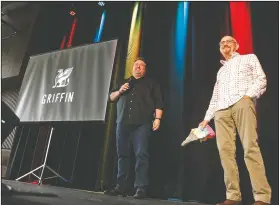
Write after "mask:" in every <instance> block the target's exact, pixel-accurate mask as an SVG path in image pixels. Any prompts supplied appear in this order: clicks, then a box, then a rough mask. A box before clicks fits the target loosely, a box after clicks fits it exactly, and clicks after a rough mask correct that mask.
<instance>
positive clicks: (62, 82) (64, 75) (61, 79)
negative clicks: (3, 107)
mask: <svg viewBox="0 0 279 205" xmlns="http://www.w3.org/2000/svg"><path fill="white" fill-rule="evenodd" d="M73 68H74V67H72V68H67V69H66V70H64V71H63V69H59V70H58V71H57V73H58V74H57V76H56V77H55V84H54V86H52V88H61V87H66V86H67V85H68V84H69V82H70V79H69V77H70V75H71V73H72V71H73Z"/></svg>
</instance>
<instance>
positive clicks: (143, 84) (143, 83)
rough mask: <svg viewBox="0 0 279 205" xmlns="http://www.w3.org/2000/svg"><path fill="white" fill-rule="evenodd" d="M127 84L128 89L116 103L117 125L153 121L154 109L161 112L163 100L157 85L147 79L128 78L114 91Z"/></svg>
mask: <svg viewBox="0 0 279 205" xmlns="http://www.w3.org/2000/svg"><path fill="white" fill-rule="evenodd" d="M127 82H128V83H129V87H130V89H129V90H127V91H126V92H124V93H123V94H122V95H121V96H120V98H119V99H118V101H117V120H116V122H117V123H125V124H136V125H139V124H145V123H149V122H150V123H151V122H152V120H153V119H154V115H155V109H161V110H163V107H164V105H163V99H162V93H161V89H160V86H159V84H158V83H157V82H156V81H154V80H152V79H150V78H147V77H142V78H139V79H135V78H134V77H130V78H129V79H127V80H124V81H123V82H120V83H119V84H118V86H117V88H116V89H113V91H112V92H114V91H117V90H119V89H120V87H121V86H122V85H123V84H125V83H127Z"/></svg>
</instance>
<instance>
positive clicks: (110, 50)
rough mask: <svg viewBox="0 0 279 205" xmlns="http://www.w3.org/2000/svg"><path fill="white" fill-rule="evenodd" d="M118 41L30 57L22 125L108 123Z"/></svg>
mask: <svg viewBox="0 0 279 205" xmlns="http://www.w3.org/2000/svg"><path fill="white" fill-rule="evenodd" d="M116 46H117V40H112V41H107V42H102V43H97V44H90V45H86V46H80V47H76V48H71V49H66V50H61V51H55V52H51V53H45V54H41V55H36V56H32V57H30V60H29V63H28V66H27V69H26V73H25V76H24V79H23V83H22V86H21V90H20V96H19V103H18V106H17V109H16V114H17V115H18V117H19V118H20V121H21V122H38V121H104V120H105V115H106V108H107V100H108V93H109V87H110V81H111V76H112V69H113V63H114V58H115V52H116Z"/></svg>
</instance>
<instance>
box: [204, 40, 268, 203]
mask: <svg viewBox="0 0 279 205" xmlns="http://www.w3.org/2000/svg"><path fill="white" fill-rule="evenodd" d="M238 47H239V44H238V43H237V41H236V40H235V39H234V38H233V37H231V36H225V37H223V38H222V39H221V41H220V52H221V54H222V55H223V56H224V58H225V60H221V64H222V67H221V68H220V70H219V71H218V74H217V79H216V83H215V86H214V90H213V95H212V98H211V101H210V104H209V107H208V110H207V112H206V115H205V118H204V120H203V121H202V122H201V123H200V125H199V126H201V127H205V126H206V125H207V124H208V123H209V121H210V120H211V119H212V118H214V121H215V128H216V140H217V147H218V150H219V155H220V158H221V163H222V167H223V169H224V175H225V176H224V179H225V185H226V197H227V200H226V201H224V202H223V203H219V204H218V205H240V204H241V192H240V185H239V172H238V167H237V164H236V159H235V152H236V145H235V140H236V130H237V132H238V134H239V136H240V140H241V143H242V146H243V150H244V160H245V163H246V166H247V168H248V171H249V174H250V179H251V183H252V187H253V194H254V199H255V201H256V202H255V203H254V205H266V204H270V200H271V188H270V186H269V184H268V181H267V178H266V173H265V167H264V163H263V158H262V155H261V151H260V148H259V145H258V141H257V140H258V134H257V118H256V110H255V103H256V99H258V98H259V97H260V96H261V95H262V94H263V93H264V92H265V91H266V76H265V73H264V71H263V69H262V67H261V64H260V62H259V60H258V58H257V56H256V55H255V54H248V55H240V54H239V53H237V52H236V51H237V49H238Z"/></svg>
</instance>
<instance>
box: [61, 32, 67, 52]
mask: <svg viewBox="0 0 279 205" xmlns="http://www.w3.org/2000/svg"><path fill="white" fill-rule="evenodd" d="M66 38H67V36H66V35H65V36H64V37H63V39H62V42H61V45H60V49H63V48H64V46H65V43H66Z"/></svg>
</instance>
